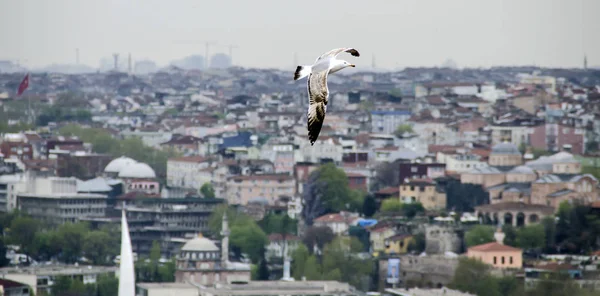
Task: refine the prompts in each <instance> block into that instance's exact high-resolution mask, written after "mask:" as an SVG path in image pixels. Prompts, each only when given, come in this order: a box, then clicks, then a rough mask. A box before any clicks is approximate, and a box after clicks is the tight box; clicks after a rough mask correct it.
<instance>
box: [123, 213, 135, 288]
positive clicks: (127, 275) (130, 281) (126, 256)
mask: <svg viewBox="0 0 600 296" xmlns="http://www.w3.org/2000/svg"><path fill="white" fill-rule="evenodd" d="M120 265H121V266H120V267H119V296H135V272H134V269H133V252H132V250H131V239H130V238H129V226H127V217H126V215H125V203H123V213H122V216H121V262H120Z"/></svg>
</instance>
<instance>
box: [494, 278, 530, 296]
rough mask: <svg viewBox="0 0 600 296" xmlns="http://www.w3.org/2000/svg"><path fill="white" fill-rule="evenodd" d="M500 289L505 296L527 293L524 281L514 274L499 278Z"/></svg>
mask: <svg viewBox="0 0 600 296" xmlns="http://www.w3.org/2000/svg"><path fill="white" fill-rule="evenodd" d="M497 282H498V290H499V292H500V295H503V296H517V295H523V294H524V293H525V291H524V287H523V284H522V283H519V281H518V280H517V278H516V277H514V276H503V277H501V278H499V279H497Z"/></svg>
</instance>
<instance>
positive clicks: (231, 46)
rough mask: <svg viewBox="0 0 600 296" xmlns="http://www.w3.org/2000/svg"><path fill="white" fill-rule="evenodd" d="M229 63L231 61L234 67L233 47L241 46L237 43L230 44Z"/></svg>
mask: <svg viewBox="0 0 600 296" xmlns="http://www.w3.org/2000/svg"><path fill="white" fill-rule="evenodd" d="M228 47H229V63H231V67H233V49H234V48H239V46H237V45H235V44H230V45H229V46H228Z"/></svg>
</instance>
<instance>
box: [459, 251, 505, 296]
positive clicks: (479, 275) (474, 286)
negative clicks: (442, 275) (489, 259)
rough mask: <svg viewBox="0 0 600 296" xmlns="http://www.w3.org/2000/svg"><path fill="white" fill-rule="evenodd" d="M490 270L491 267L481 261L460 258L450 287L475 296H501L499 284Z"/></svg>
mask: <svg viewBox="0 0 600 296" xmlns="http://www.w3.org/2000/svg"><path fill="white" fill-rule="evenodd" d="M489 270H490V267H489V266H488V265H487V264H485V263H483V262H481V261H478V260H475V259H471V258H464V257H463V258H460V259H459V261H458V267H457V268H456V271H455V272H454V277H453V278H452V282H450V284H449V285H448V287H449V288H451V289H456V290H459V291H463V292H468V293H471V294H475V295H486V296H487V295H489V296H500V289H499V286H498V282H497V281H496V280H495V279H494V278H493V277H492V276H491V275H490V274H489Z"/></svg>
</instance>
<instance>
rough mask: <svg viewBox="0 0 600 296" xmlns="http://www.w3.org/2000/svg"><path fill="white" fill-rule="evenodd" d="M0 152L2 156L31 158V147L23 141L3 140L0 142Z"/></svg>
mask: <svg viewBox="0 0 600 296" xmlns="http://www.w3.org/2000/svg"><path fill="white" fill-rule="evenodd" d="M0 153H1V154H2V155H4V158H18V159H21V160H23V159H32V158H33V147H32V146H31V144H29V143H25V142H13V141H4V142H3V143H2V144H0Z"/></svg>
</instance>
